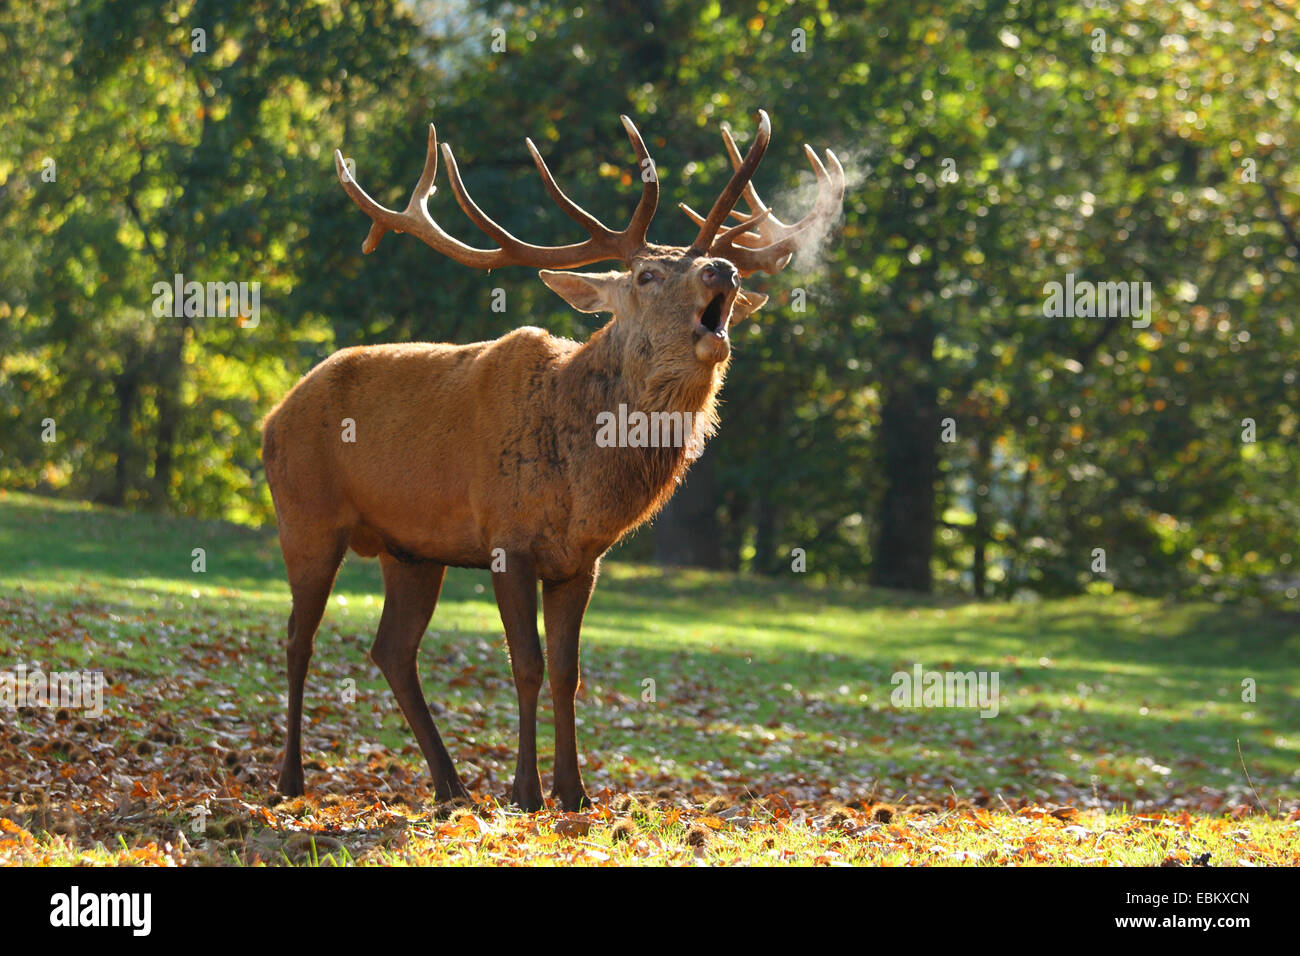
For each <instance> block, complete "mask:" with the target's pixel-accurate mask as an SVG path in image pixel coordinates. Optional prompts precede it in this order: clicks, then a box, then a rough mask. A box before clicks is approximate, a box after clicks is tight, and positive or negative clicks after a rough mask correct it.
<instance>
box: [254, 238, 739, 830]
mask: <svg viewBox="0 0 1300 956" xmlns="http://www.w3.org/2000/svg"><path fill="white" fill-rule="evenodd" d="M730 268H731V267H730V264H728V263H724V262H722V261H721V260H712V259H708V258H706V257H701V256H699V255H697V254H695V253H693V252H690V251H689V250H682V249H676V248H666V247H647V248H646V249H645V250H644V251H643V253H642V254H641V255H639V256H637V257H635V258H634V259H633V261H632V263H631V269H630V271H628V272H610V273H600V274H586V275H584V274H577V273H571V272H564V273H556V272H543V273H542V278H543V280H544V281H545V282H546V283H547V284H548V285H550V286H551V287H552V288H553V289H555V290H556V291H557V292H559V293H560V294H561V295H562V296H564V297H565V298H566V299H567V300H568V301H569V302H570V303H571V304H572V305H574V307H575V308H578V309H581V310H583V311H589V312H595V311H609V312H613V313H614V318H613V319H612V320H611V321H609V322H608V323H607V324H606V325H605V326H604V327H603V328H601V329H600V330H599V331H597V332H596V333H595V334H593V335H592V336H591V338H590V339H589V340H588V341H587V342H586V343H584V344H579V343H577V342H573V341H569V340H567V339H562V338H557V337H555V336H552V335H550V334H549V333H547V332H545V331H542V330H540V329H535V328H521V329H517V330H515V331H513V332H511V333H509V334H508V335H505V336H503V337H501V338H500V339H496V340H494V341H490V342H479V343H475V344H473V345H435V344H425V343H412V344H403V345H376V346H366V347H361V348H349V349H343V350H342V351H339V352H336V353H335V354H334V355H332V356H330V357H329V358H328V359H326V360H325V361H324V362H322V363H321V364H320V365H319V366H317V367H316V368H315V369H313V370H312V371H311V372H310V373H308V374H307V375H306V376H305V377H304V378H303V379H302V381H300V382H299V383H298V384H297V385H296V386H295V387H294V388H293V389H292V390H291V391H290V392H289V394H288V395H287V396H285V398H284V400H283V401H282V402H280V404H279V405H278V406H277V407H276V408H275V409H274V410H273V411H272V412H271V413H270V415H269V416H268V417H267V419H266V423H265V426H264V432H263V444H262V454H263V461H264V464H265V467H266V473H267V480H268V482H269V484H270V487H271V494H272V497H273V499H274V502H275V509H276V518H277V521H278V523H279V530H280V540H281V548H282V550H283V552H284V558H285V565H286V569H287V571H288V576H289V581H290V585H291V587H292V589H293V595H294V613H293V615H291V617H290V650H289V671H290V714H289V736H288V742H287V744H286V754H285V763H284V769H283V771H282V774H281V789H282V790H283V791H284V792H286V793H294V792H298V793H300V792H301V791H302V780H301V766H300V756H299V752H300V744H299V726H298V725H299V724H300V722H301V686H302V681H303V679H304V678H305V673H306V665H307V660H308V659H309V657H310V653H311V641H312V635H313V634H314V632H315V629H316V626H317V624H318V622H319V619H320V615H321V613H322V611H323V609H324V604H325V600H326V598H327V597H328V594H329V590H330V588H331V587H332V584H333V580H334V575H335V573H336V571H337V568H338V564H339V561H340V560H341V559H342V556H343V552H344V551H345V550H346V548H347V547H351V548H352V549H353V550H354V551H356V552H357V553H358V554H361V555H364V556H374V555H379V556H380V557H381V562H382V563H383V566H384V581H385V593H386V599H385V607H384V619H383V621H382V622H381V625H380V634H379V637H378V639H377V640H376V646H375V649H374V650H373V651H372V657H374V658H375V659H376V661H377V662H378V663H380V666H381V668H382V669H384V672H385V675H386V676H387V677H388V678H389V680H390V683H392V684H393V687H394V691H395V692H396V693H397V695H398V700H399V703H401V704H402V709H403V711H404V713H406V715H407V719H408V721H410V722H411V723H412V727H413V729H414V731H415V733H416V737H417V739H418V740H419V742H420V744H421V748H422V749H423V750H424V752H425V756H426V757H427V758H428V759H429V762H430V768H431V770H432V771H433V774H434V779H435V784H436V786H437V790H438V795H439V797H440V798H444V799H446V798H451V797H455V796H460V795H463V787H461V786H460V782H459V779H458V778H457V777H456V775H455V770H454V769H453V768H452V767H451V764H450V758H449V757H448V756H447V754H446V751H445V748H443V747H442V743H441V740H440V739H439V738H438V735H437V731H436V729H435V728H434V727H433V724H432V721H431V719H430V718H429V716H428V709H427V707H425V706H424V704H423V697H422V696H421V695H420V693H419V681H418V677H416V676H415V672H414V657H415V651H416V649H417V648H418V645H419V640H420V637H421V636H422V634H423V631H424V627H425V626H426V624H427V622H428V619H429V614H431V613H432V611H433V606H434V604H435V603H436V600H437V591H438V588H439V587H440V586H441V583H442V571H443V569H444V568H445V567H446V566H456V567H475V568H487V567H490V566H492V563H493V558H494V554H495V553H496V549H502V551H503V552H504V554H505V557H506V561H507V564H508V572H507V573H504V574H497V575H494V585H495V586H496V587H497V592H498V593H497V597H498V603H499V604H500V605H501V609H502V619H503V621H504V622H505V624H506V631H507V638H508V639H509V641H510V648H511V656H512V666H513V667H514V669H515V672H516V683H517V684H518V685H519V692H520V707H521V730H520V766H519V770H518V772H517V775H516V785H515V791H516V794H515V795H516V799H517V800H518V801H519V802H520V803H521V804H524V805H526V806H528V807H529V808H530V809H535V808H536V806H537V805H539V804H540V793H535V792H534V791H535V789H536V783H535V781H536V777H537V771H536V758H535V753H534V752H533V746H532V741H531V739H530V736H531V735H530V733H529V731H530V729H531V726H532V724H531V717H530V716H529V715H528V714H527V711H528V710H529V709H530V707H531V708H533V709H535V700H536V684H537V683H539V682H540V679H541V677H540V671H541V656H540V650H537V649H536V648H537V636H536V582H537V580H538V579H540V580H541V581H542V582H544V583H545V584H546V585H547V593H545V594H544V595H543V597H544V601H545V603H546V616H547V651H548V656H549V657H551V658H552V660H551V667H550V670H551V681H552V691H553V695H554V696H556V697H557V705H556V706H557V716H558V714H559V712H560V709H561V703H562V702H561V701H560V699H559V698H560V696H562V695H563V696H567V701H565V702H563V706H564V709H565V710H566V711H569V709H570V708H571V707H572V693H573V691H575V690H576V681H577V629H578V626H579V624H580V622H581V617H582V613H583V611H585V608H586V601H587V599H588V598H589V596H590V590H591V586H592V585H594V581H595V575H596V569H597V566H598V562H599V559H600V556H601V555H602V554H604V552H605V551H606V550H607V549H608V548H609V547H610V546H611V545H613V544H614V543H615V542H616V541H618V540H619V538H621V537H622V536H623V535H625V534H627V533H628V532H629V531H630V530H632V529H633V528H635V527H637V526H638V525H640V524H641V523H643V522H645V521H646V520H647V519H649V518H650V517H651V516H652V515H654V514H655V512H656V511H658V509H659V508H661V507H662V506H663V504H664V503H665V502H666V501H667V500H668V498H669V497H670V496H671V495H672V493H673V491H674V490H675V488H676V485H677V483H678V481H679V479H680V478H681V476H682V474H683V473H684V472H685V470H686V467H687V465H688V464H689V460H688V458H687V455H686V449H685V448H683V447H676V448H604V447H599V446H598V445H597V443H596V434H597V421H598V419H597V416H598V415H599V414H600V413H601V412H613V413H617V411H618V407H619V405H620V404H622V405H626V407H627V409H628V411H629V412H630V411H641V412H645V413H651V412H679V413H690V414H691V415H692V416H693V417H694V419H695V421H696V423H697V426H696V427H697V433H698V434H699V436H700V437H701V438H707V437H709V436H710V435H712V434H713V432H714V430H715V428H716V427H717V424H718V416H717V407H716V401H717V394H718V390H719V389H720V388H721V386H722V381H723V377H724V375H725V372H726V367H727V363H728V361H729V354H730V353H729V348H728V347H727V342H726V339H725V336H724V337H722V338H720V339H719V338H718V337H716V336H710V335H703V336H702V335H701V334H700V327H699V325H698V320H699V318H700V317H701V315H702V314H703V313H704V309H705V307H706V306H707V305H708V304H709V302H710V300H712V299H714V298H715V297H716V296H718V295H720V294H721V295H723V296H724V302H723V306H722V308H723V311H722V315H723V316H730V318H731V319H732V320H735V319H738V318H741V317H743V316H744V315H747V314H748V313H749V312H751V311H753V310H754V309H756V308H758V307H759V306H760V305H761V304H762V301H763V298H764V297H762V296H757V295H754V294H752V293H744V292H741V291H739V290H738V289H737V288H736V287H735V286H734V285H733V286H730V287H728V288H727V289H725V290H723V291H721V292H720V291H719V289H720V288H721V286H720V285H718V284H717V283H718V282H719V281H720V280H719V279H718V278H717V277H716V272H711V270H717V269H730ZM646 270H649V271H650V280H649V281H646V282H644V283H641V282H638V281H637V279H638V277H639V276H640V274H641V273H642V272H643V271H646ZM723 328H724V330H725V323H724V326H723ZM702 339H703V341H702ZM346 419H351V420H352V422H354V423H355V442H345V441H343V426H344V421H345V420H346ZM529 582H531V590H532V596H531V599H530V598H529V596H528V590H529V586H530V585H529ZM530 600H531V610H530V603H529V602H530ZM553 617H554V622H553V621H552V618H553ZM552 624H554V626H552ZM552 631H556V632H559V633H557V634H555V635H553V634H552ZM557 671H558V672H557ZM557 681H559V682H560V689H559V692H557V684H556V682H557ZM417 698H418V702H417ZM421 711H422V713H421ZM569 714H570V716H569V729H568V730H564V729H562V728H561V726H560V725H561V723H562V722H561V721H560V720H558V719H557V770H556V790H557V793H558V794H559V795H560V796H561V797H562V799H563V802H564V803H565V805H566V808H569V809H572V808H573V807H571V806H569V805H570V804H574V805H579V804H581V803H583V802H585V801H586V794H585V791H583V789H582V784H581V780H580V777H579V776H578V772H577V759H576V749H573V747H572V730H571V727H572V722H571V711H569ZM562 734H563V735H565V736H566V737H567V739H566V740H563V741H562V740H561V735H562ZM562 751H563V752H562ZM570 751H572V753H570ZM561 762H563V764H564V768H563V772H562V770H561ZM562 777H563V778H564V779H561V778H562Z"/></svg>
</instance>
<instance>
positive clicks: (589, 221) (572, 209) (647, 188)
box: [524, 116, 659, 259]
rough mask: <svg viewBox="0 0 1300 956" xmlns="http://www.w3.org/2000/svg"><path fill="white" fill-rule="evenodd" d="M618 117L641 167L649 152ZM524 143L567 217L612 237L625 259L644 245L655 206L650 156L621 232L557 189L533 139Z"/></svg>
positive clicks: (656, 180) (627, 122)
mask: <svg viewBox="0 0 1300 956" xmlns="http://www.w3.org/2000/svg"><path fill="white" fill-rule="evenodd" d="M619 119H620V120H622V121H623V129H624V130H626V131H627V138H628V140H629V142H631V144H632V149H633V151H634V152H635V153H636V158H637V168H638V169H641V170H643V171H644V169H645V166H644V165H643V164H644V163H645V161H646V160H648V159H650V152H649V150H647V149H646V147H645V142H644V141H643V140H642V139H641V134H640V133H639V132H637V128H636V124H635V123H633V122H632V120H631V119H630V118H628V117H627V116H620V117H619ZM524 143H525V145H527V147H528V152H529V153H531V154H532V157H533V163H534V164H535V165H536V166H537V172H538V175H540V176H541V177H542V185H543V186H544V187H546V192H547V193H548V194H549V195H550V197H551V199H553V200H554V201H555V204H556V205H557V206H559V207H560V208H561V209H562V210H564V213H565V214H566V215H567V216H568V217H569V218H570V219H572V220H574V221H575V222H577V223H578V224H579V225H580V226H582V227H583V228H584V229H586V230H587V231H588V232H589V233H591V234H592V235H597V234H600V235H604V236H606V237H607V238H610V239H612V240H615V241H616V242H617V243H618V244H619V246H620V247H621V248H622V249H624V251H625V256H624V258H625V259H628V258H631V256H632V254H633V253H635V252H637V251H638V250H639V249H640V248H641V247H643V246H644V245H645V242H646V233H647V232H648V231H649V230H650V221H651V220H652V219H653V218H654V214H655V210H656V209H658V207H659V177H658V176H657V175H655V172H654V167H653V162H654V161H653V160H651V164H652V165H651V167H650V172H651V175H650V177H649V178H648V179H647V178H645V176H644V173H643V175H642V180H643V182H644V186H643V187H642V189H641V199H640V201H639V202H638V203H637V206H636V211H635V212H633V213H632V220H631V221H630V222H629V223H628V225H627V228H626V229H624V230H623V231H622V232H614V231H613V230H612V229H610V228H609V227H607V226H606V225H605V224H604V223H602V222H601V221H600V220H599V219H597V218H596V217H595V216H593V215H591V213H589V212H587V211H586V210H585V209H583V208H582V207H581V206H579V205H578V204H577V203H575V202H574V201H573V200H572V199H570V198H569V197H568V196H567V195H565V193H564V190H562V189H560V187H559V186H558V185H557V184H556V182H555V177H554V176H552V175H551V171H550V169H549V168H548V167H547V165H546V160H544V159H542V154H541V153H540V152H538V150H537V147H536V146H535V145H534V144H533V141H532V140H531V139H526V140H524Z"/></svg>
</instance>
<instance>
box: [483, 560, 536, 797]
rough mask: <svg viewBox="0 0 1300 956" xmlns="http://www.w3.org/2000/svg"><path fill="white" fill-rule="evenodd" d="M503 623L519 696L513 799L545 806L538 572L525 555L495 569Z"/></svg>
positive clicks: (494, 584) (493, 584)
mask: <svg viewBox="0 0 1300 956" xmlns="http://www.w3.org/2000/svg"><path fill="white" fill-rule="evenodd" d="M492 588H493V590H494V591H495V592H496V598H497V608H498V609H499V610H500V611H501V623H502V625H504V627H505V629H506V643H507V645H508V646H509V647H510V671H511V673H512V674H513V675H514V678H515V691H516V693H517V694H518V695H519V758H518V761H517V762H516V764H515V788H514V801H515V803H516V804H517V805H518V806H519V808H520V809H521V810H527V811H528V812H530V813H532V812H534V811H536V810H540V809H541V808H542V781H541V779H540V778H539V777H538V776H537V695H538V693H539V692H540V691H541V689H542V676H543V674H544V672H545V665H544V664H543V662H542V644H541V640H540V638H539V637H538V635H537V573H536V571H534V570H533V564H532V561H531V560H529V559H528V558H527V557H525V556H523V555H514V554H510V555H507V556H506V569H505V570H504V571H497V572H494V573H493V575H492Z"/></svg>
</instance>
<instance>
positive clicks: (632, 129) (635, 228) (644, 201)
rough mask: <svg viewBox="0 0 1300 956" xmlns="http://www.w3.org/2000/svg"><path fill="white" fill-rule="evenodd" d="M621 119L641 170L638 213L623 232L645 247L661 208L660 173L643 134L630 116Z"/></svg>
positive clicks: (634, 214) (621, 116)
mask: <svg viewBox="0 0 1300 956" xmlns="http://www.w3.org/2000/svg"><path fill="white" fill-rule="evenodd" d="M619 119H620V120H622V121H623V129H624V130H626V131H627V138H628V142H630V143H631V144H632V151H633V152H635V153H636V164H637V168H638V169H639V170H641V181H642V183H643V186H642V188H641V200H640V201H639V202H638V203H637V204H636V211H635V212H633V213H632V221H631V222H629V223H628V224H627V228H626V229H625V230H623V235H624V236H626V237H627V238H628V240H629V241H635V242H636V243H637V245H638V247H640V246H643V245H645V241H646V239H645V237H646V233H648V232H649V231H650V220H652V219H654V216H655V211H656V210H657V209H658V208H659V172H658V170H656V169H655V165H654V160H653V159H650V151H649V150H647V149H646V148H645V142H644V141H643V140H642V139H641V134H640V133H639V132H638V131H637V128H636V124H635V123H633V122H632V120H631V118H630V117H628V116H624V115H620V116H619ZM647 160H649V162H650V165H649V169H648V171H649V173H650V175H649V177H647V176H646V171H647V167H646V166H645V163H646V161H647Z"/></svg>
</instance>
